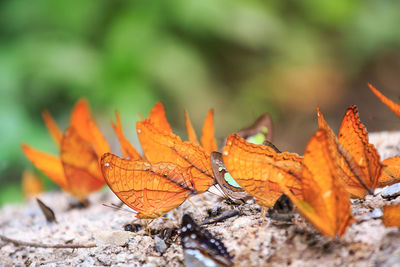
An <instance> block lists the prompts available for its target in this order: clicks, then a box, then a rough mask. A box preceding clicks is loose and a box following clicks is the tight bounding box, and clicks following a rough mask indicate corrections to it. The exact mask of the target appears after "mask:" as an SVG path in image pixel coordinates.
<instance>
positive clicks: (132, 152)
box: [111, 111, 142, 159]
mask: <svg viewBox="0 0 400 267" xmlns="http://www.w3.org/2000/svg"><path fill="white" fill-rule="evenodd" d="M115 117H116V123H114V122H113V121H111V125H112V127H113V129H114V132H115V134H116V135H117V137H118V140H119V142H120V144H121V150H122V155H123V156H124V158H126V157H130V158H131V159H141V158H142V157H141V156H140V154H139V152H137V150H136V149H135V147H134V146H133V145H132V144H131V143H130V142H129V141H128V139H126V138H125V135H124V131H123V129H122V123H121V119H120V116H119V113H118V111H115Z"/></svg>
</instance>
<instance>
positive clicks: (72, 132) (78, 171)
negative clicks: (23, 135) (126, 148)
mask: <svg viewBox="0 0 400 267" xmlns="http://www.w3.org/2000/svg"><path fill="white" fill-rule="evenodd" d="M43 118H44V121H45V123H46V126H47V128H48V130H49V132H50V135H51V136H52V138H53V140H54V141H55V143H56V145H57V146H58V147H59V148H60V157H59V158H58V157H56V156H53V155H50V154H47V153H44V152H41V151H38V150H36V149H34V148H32V147H30V146H29V145H26V144H22V149H23V151H24V153H25V155H26V157H27V158H28V159H29V160H30V161H31V162H32V163H33V164H34V165H35V166H36V168H38V169H39V170H41V171H42V172H43V173H44V174H46V175H47V176H48V177H50V178H51V179H52V180H53V181H54V182H55V183H56V184H57V185H58V186H60V187H61V188H62V189H63V190H64V191H67V192H69V193H70V194H71V195H73V196H75V197H77V198H78V199H80V200H82V201H83V200H85V198H86V196H87V195H88V194H89V193H91V192H93V191H95V190H98V189H100V188H101V187H102V186H103V185H104V179H103V176H102V174H101V170H100V166H99V159H100V157H101V155H102V154H104V153H106V152H108V151H110V149H109V146H108V144H107V141H106V140H105V138H104V137H103V135H102V134H101V132H100V130H99V129H98V127H97V126H96V124H95V122H94V121H93V118H92V116H91V114H90V110H89V106H88V104H87V102H86V101H85V100H79V101H78V102H77V104H76V105H75V107H74V109H73V112H72V115H71V120H70V126H69V127H68V129H67V130H66V131H65V132H64V133H62V132H61V131H60V129H59V128H58V126H57V124H56V123H55V122H54V120H53V118H52V117H51V116H50V114H49V113H48V112H47V111H45V112H43Z"/></svg>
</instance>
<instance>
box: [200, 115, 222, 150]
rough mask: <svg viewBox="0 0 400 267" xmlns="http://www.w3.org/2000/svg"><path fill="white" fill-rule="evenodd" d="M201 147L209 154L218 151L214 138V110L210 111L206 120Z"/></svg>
mask: <svg viewBox="0 0 400 267" xmlns="http://www.w3.org/2000/svg"><path fill="white" fill-rule="evenodd" d="M201 146H202V147H203V148H204V150H205V151H206V152H207V153H208V154H211V152H213V151H218V147H217V141H216V140H215V137H214V110H212V109H210V110H209V111H208V113H207V116H206V119H205V120H204V124H203V131H202V134H201Z"/></svg>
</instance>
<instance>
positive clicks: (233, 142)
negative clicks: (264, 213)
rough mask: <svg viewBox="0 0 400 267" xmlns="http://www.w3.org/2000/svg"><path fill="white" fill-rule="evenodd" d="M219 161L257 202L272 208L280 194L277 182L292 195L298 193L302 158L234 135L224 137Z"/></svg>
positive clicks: (299, 191)
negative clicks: (282, 184)
mask: <svg viewBox="0 0 400 267" xmlns="http://www.w3.org/2000/svg"><path fill="white" fill-rule="evenodd" d="M222 155H223V161H224V164H225V167H226V168H227V170H228V172H229V173H230V174H231V175H232V177H233V178H234V179H235V181H236V182H237V183H238V184H239V185H240V186H241V187H242V188H243V189H244V190H245V191H246V192H247V193H249V194H250V195H252V196H253V197H255V198H256V199H257V200H258V203H259V204H260V205H263V206H266V207H272V206H273V205H274V204H275V202H276V200H277V199H278V198H279V197H280V196H281V195H282V190H281V188H280V186H279V183H278V181H279V180H282V179H285V184H286V185H287V186H288V187H289V188H290V189H291V190H293V192H294V193H295V195H296V196H300V195H301V178H300V177H301V165H302V158H301V157H300V156H298V155H297V154H293V153H286V152H284V153H277V152H276V151H275V150H274V149H273V148H271V147H269V146H264V145H256V144H252V143H249V142H247V141H246V140H244V139H243V138H241V137H239V136H238V135H237V134H231V135H229V136H228V139H227V141H226V145H225V147H224V149H223V153H222Z"/></svg>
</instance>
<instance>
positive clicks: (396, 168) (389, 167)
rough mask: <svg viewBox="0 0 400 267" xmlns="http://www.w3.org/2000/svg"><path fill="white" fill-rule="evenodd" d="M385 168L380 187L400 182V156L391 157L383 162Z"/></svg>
mask: <svg viewBox="0 0 400 267" xmlns="http://www.w3.org/2000/svg"><path fill="white" fill-rule="evenodd" d="M382 164H383V170H382V173H381V176H380V177H379V187H384V186H387V185H392V184H395V183H398V182H400V157H399V156H397V157H391V158H388V159H385V160H384V161H383V162H382Z"/></svg>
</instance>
